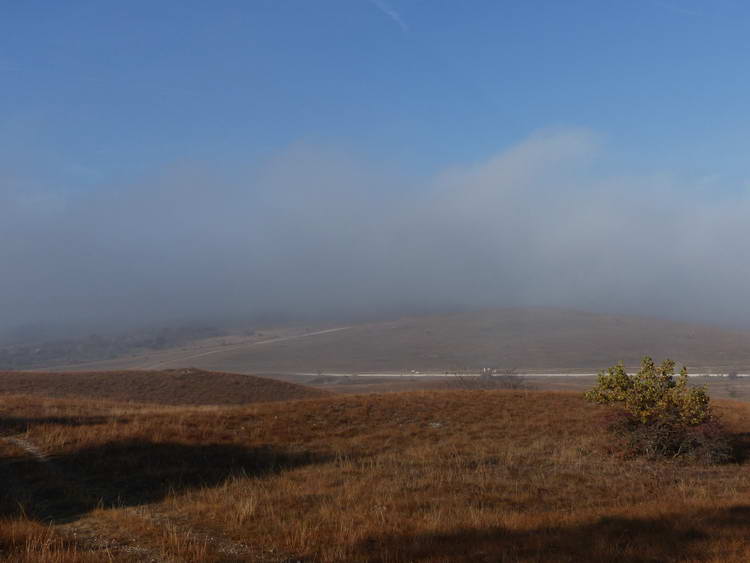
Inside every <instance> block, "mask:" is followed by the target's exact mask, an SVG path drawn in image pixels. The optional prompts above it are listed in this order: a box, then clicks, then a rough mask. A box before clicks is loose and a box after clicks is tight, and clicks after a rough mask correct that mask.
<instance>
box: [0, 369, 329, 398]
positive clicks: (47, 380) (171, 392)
mask: <svg viewBox="0 0 750 563" xmlns="http://www.w3.org/2000/svg"><path fill="white" fill-rule="evenodd" d="M0 393H14V394H15V393H18V394H29V395H43V396H45V397H86V398H96V399H110V400H116V401H134V402H140V403H158V404H162V405H241V404H247V403H258V402H268V401H289V400H293V399H314V398H318V397H326V396H329V395H330V394H329V393H328V392H327V391H323V390H320V389H312V388H309V387H305V386H303V385H297V384H294V383H288V382H285V381H276V380H274V379H267V378H265V377H256V376H252V375H238V374H234V373H222V372H209V371H202V370H196V369H179V370H165V371H119V372H74V373H33V372H2V373H0Z"/></svg>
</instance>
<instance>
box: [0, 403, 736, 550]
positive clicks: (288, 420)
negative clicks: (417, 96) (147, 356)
mask: <svg viewBox="0 0 750 563" xmlns="http://www.w3.org/2000/svg"><path fill="white" fill-rule="evenodd" d="M718 411H719V413H720V414H721V415H722V416H723V418H724V420H725V421H726V423H727V424H728V426H729V427H730V428H731V429H732V431H733V432H734V433H736V434H737V435H738V437H739V439H740V440H745V441H746V440H747V436H748V435H750V418H748V416H749V415H750V405H746V404H742V403H735V402H719V404H718ZM605 412H606V411H605V410H604V409H603V408H601V407H598V406H595V405H591V404H588V403H585V402H584V401H583V400H582V399H581V397H580V395H579V394H573V393H561V392H554V393H553V392H535V391H521V392H511V391H441V392H437V391H435V392H413V393H400V394H387V395H369V396H347V397H332V398H327V399H318V400H305V401H297V402H289V403H268V404H257V405H252V406H248V407H160V408H157V407H149V406H137V405H130V406H128V405H125V406H123V405H120V404H117V403H106V402H103V401H99V402H92V401H71V400H65V401H63V400H53V399H40V398H35V397H20V396H19V397H6V398H5V399H4V401H3V408H2V416H3V420H2V421H0V428H4V429H5V432H7V433H17V432H22V437H23V438H25V439H27V440H29V441H30V442H32V443H34V444H36V445H38V446H39V448H40V449H41V450H42V452H44V453H45V454H47V455H49V456H50V461H49V462H48V463H46V464H45V463H40V462H39V461H36V460H33V459H30V457H29V456H28V455H24V452H20V451H18V449H17V448H16V449H14V447H12V446H11V445H8V444H5V446H4V448H5V449H4V450H3V462H2V466H1V470H2V472H3V475H0V477H2V479H3V482H10V481H11V479H15V482H16V485H15V486H14V488H13V489H11V490H9V491H5V497H6V498H5V502H4V503H3V504H2V507H3V516H2V517H3V518H4V520H3V521H2V525H0V549H2V550H3V553H4V556H6V557H8V558H15V559H16V560H25V561H61V562H66V563H67V562H72V561H87V560H91V557H94V558H96V557H99V559H98V560H106V558H108V557H111V558H112V559H113V560H117V561H119V560H126V561H127V560H144V559H148V558H155V559H157V560H165V561H222V560H223V561H226V560H247V561H256V560H262V561H284V560H288V558H296V559H301V560H310V561H460V560H473V561H663V560H682V561H717V562H718V561H747V560H749V559H750V544H749V542H748V541H747V539H746V538H747V537H748V536H750V472H748V467H747V466H745V465H743V464H732V465H726V466H716V467H705V466H685V465H680V464H676V463H670V462H648V461H644V460H627V459H622V458H620V457H618V456H617V455H613V454H612V452H610V451H609V450H610V445H609V437H608V435H607V433H606V432H604V431H603V430H602V428H601V426H602V425H601V421H602V418H603V417H604V416H605ZM741 445H742V447H747V444H745V443H743V444H741ZM21 508H23V511H22V510H21ZM50 521H53V522H54V525H53V526H52V527H51V528H47V527H45V526H44V525H42V524H41V523H44V522H50ZM45 534H47V535H48V536H45ZM73 534H75V535H73ZM45 537H50V538H52V539H50V540H44V538H45ZM29 538H31V539H29ZM45 541H46V542H47V545H49V546H50V548H49V549H48V552H45V553H42V552H41V551H36V552H33V553H32V552H29V551H28V549H27V548H26V547H25V546H27V545H28V544H29V543H30V544H31V545H36V546H40V545H43V544H44V542H45ZM87 558H88V559H87Z"/></svg>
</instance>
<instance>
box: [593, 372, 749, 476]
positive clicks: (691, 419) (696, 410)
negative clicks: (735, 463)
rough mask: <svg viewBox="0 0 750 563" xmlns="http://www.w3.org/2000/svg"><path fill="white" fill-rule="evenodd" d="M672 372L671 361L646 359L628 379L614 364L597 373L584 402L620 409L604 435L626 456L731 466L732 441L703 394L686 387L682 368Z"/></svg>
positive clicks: (698, 388)
mask: <svg viewBox="0 0 750 563" xmlns="http://www.w3.org/2000/svg"><path fill="white" fill-rule="evenodd" d="M674 367H675V363H674V362H673V361H672V360H665V361H664V362H662V363H661V364H660V365H658V366H657V365H656V364H655V363H654V361H653V360H652V359H651V358H648V357H646V358H644V359H643V362H642V363H641V369H640V370H639V371H638V373H636V374H634V375H629V374H628V373H627V372H626V371H625V368H624V367H623V366H622V364H618V365H616V366H613V367H611V368H609V369H608V370H607V371H605V372H601V373H599V377H598V380H597V384H596V386H595V387H594V388H593V389H591V390H590V391H588V392H587V393H586V395H585V396H586V399H588V400H589V401H593V402H596V403H600V404H606V405H620V406H622V407H623V412H622V413H621V414H620V415H619V416H618V417H616V418H615V419H614V421H613V422H612V423H611V424H610V425H609V429H610V431H612V432H613V433H614V434H615V436H617V437H618V438H620V439H622V442H623V448H622V451H623V453H625V454H636V455H645V456H647V457H657V456H668V457H675V458H676V457H681V458H684V459H690V460H694V461H702V462H705V463H725V462H728V461H731V460H732V459H734V456H735V452H734V447H733V443H732V439H731V436H730V435H729V434H728V433H727V432H726V431H725V430H724V428H723V427H722V425H721V424H720V422H719V421H718V420H716V418H715V417H714V416H713V415H712V413H711V407H710V404H709V397H708V393H707V392H706V389H705V388H704V387H690V386H689V385H688V373H687V369H686V368H684V367H683V368H682V369H681V370H680V374H679V376H677V377H675V370H674Z"/></svg>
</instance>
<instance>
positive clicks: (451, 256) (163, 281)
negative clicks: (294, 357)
mask: <svg viewBox="0 0 750 563" xmlns="http://www.w3.org/2000/svg"><path fill="white" fill-rule="evenodd" d="M748 31H750V5H748V4H747V3H744V2H740V1H730V0H721V1H715V2H710V3H709V2H698V1H697V0H684V1H680V0H664V1H661V0H632V1H611V2H601V1H569V2H560V1H554V2H552V1H524V2H499V1H492V2H490V1H480V0H475V1H471V2H469V1H465V2H458V1H447V0H446V1H438V0H432V1H427V0H305V1H302V0H298V1H285V0H267V1H265V0H264V1H261V0H256V1H237V2H232V1H228V0H225V1H219V2H205V1H200V2H199V1H191V0H180V1H167V0H161V1H159V2H153V1H149V2H139V1H135V0H131V1H128V2H114V1H90V2H83V1H73V0H71V1H66V2H58V1H55V2H52V1H33V0H28V1H21V0H6V1H5V2H2V4H1V5H0V264H2V265H3V267H4V271H3V275H2V276H0V310H2V311H3V319H0V328H2V324H13V323H16V324H17V323H24V322H32V321H50V320H56V319H57V320H59V319H60V318H64V319H79V320H83V321H87V322H88V321H90V320H97V319H98V320H107V321H111V320H112V319H117V320H124V319H129V322H132V323H137V322H141V321H144V320H146V319H150V320H158V319H167V318H176V317H184V316H189V315H193V316H201V315H204V316H206V315H209V316H210V315H221V314H233V315H237V314H240V315H242V314H249V315H252V314H254V313H257V312H258V311H277V312H278V311H281V312H285V313H287V314H291V315H294V314H298V313H299V314H302V313H304V314H311V315H328V314H330V313H331V312H336V311H339V312H341V311H348V312H351V311H354V310H359V311H360V312H362V310H363V309H367V311H379V310H389V311H393V310H403V311H408V310H414V309H420V310H425V309H429V308H430V307H434V308H440V307H479V306H498V305H556V306H565V307H576V308H582V309H588V310H595V311H611V312H620V313H640V314H654V315H660V316H669V317H673V318H681V319H692V320H708V321H712V322H721V323H729V324H732V325H735V326H737V325H740V326H744V327H750V321H748V319H750V300H748V299H747V295H746V285H747V284H746V283H745V280H747V279H748V278H749V277H750V262H748V261H747V259H746V256H747V254H748V249H747V248H746V246H747V244H746V241H748V240H750V222H748V221H747V218H748V217H749V216H750V190H749V189H748V187H749V186H750V183H749V182H748V180H749V179H750V174H749V171H748V159H747V149H748V146H749V145H750V111H748V100H750V77H749V74H750V73H748V71H747V68H746V67H747V60H748V58H749V57H748V54H749V51H750V49H749V47H750V33H748Z"/></svg>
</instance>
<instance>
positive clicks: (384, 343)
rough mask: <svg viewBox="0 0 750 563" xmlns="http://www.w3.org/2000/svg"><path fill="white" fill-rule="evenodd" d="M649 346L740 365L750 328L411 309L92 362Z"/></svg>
mask: <svg viewBox="0 0 750 563" xmlns="http://www.w3.org/2000/svg"><path fill="white" fill-rule="evenodd" d="M646 354H648V355H652V356H654V357H656V358H664V357H671V358H674V359H675V360H676V361H678V362H683V363H686V364H688V365H689V366H691V367H692V368H694V369H695V368H702V369H707V370H710V371H711V370H729V369H732V368H739V369H741V368H743V367H744V366H747V367H750V333H747V332H733V331H727V330H722V329H719V328H716V327H712V326H707V325H698V324H687V323H677V322H671V321H666V320H659V319H652V318H646V317H634V316H615V315H600V314H595V313H587V312H581V311H571V310H564V309H553V308H510V309H490V310H482V311H476V312H466V313H455V314H448V315H432V316H420V317H408V318H403V319H399V320H393V321H389V322H377V323H369V324H360V325H350V326H345V327H339V329H338V330H331V329H327V330H325V331H313V332H307V333H296V334H294V335H292V337H283V338H273V339H271V340H262V341H258V340H257V339H256V340H252V339H248V340H237V341H235V343H234V344H232V345H231V346H224V347H222V346H213V347H208V348H202V347H200V346H196V347H194V348H183V349H174V350H167V351H164V352H160V353H156V354H153V353H152V354H149V355H148V356H135V357H126V358H121V359H115V360H111V361H105V362H96V363H91V364H86V366H89V367H90V368H91V369H144V368H159V369H163V368H178V367H189V366H194V367H198V368H201V369H210V370H222V371H230V372H238V373H274V372H279V373H280V372H287V373H289V372H297V373H299V372H303V373H315V372H318V371H321V372H334V373H357V372H396V373H401V372H410V371H411V370H419V371H438V372H443V371H453V370H464V369H469V370H478V369H480V368H483V367H500V368H517V369H521V370H530V371H534V370H538V371H554V370H588V371H595V370H599V369H602V368H604V367H606V366H609V365H611V364H613V363H616V362H620V361H622V362H625V364H627V365H630V366H633V365H636V364H638V363H639V362H640V359H641V358H642V357H643V356H644V355H646ZM73 369H82V366H76V367H74V368H73Z"/></svg>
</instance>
